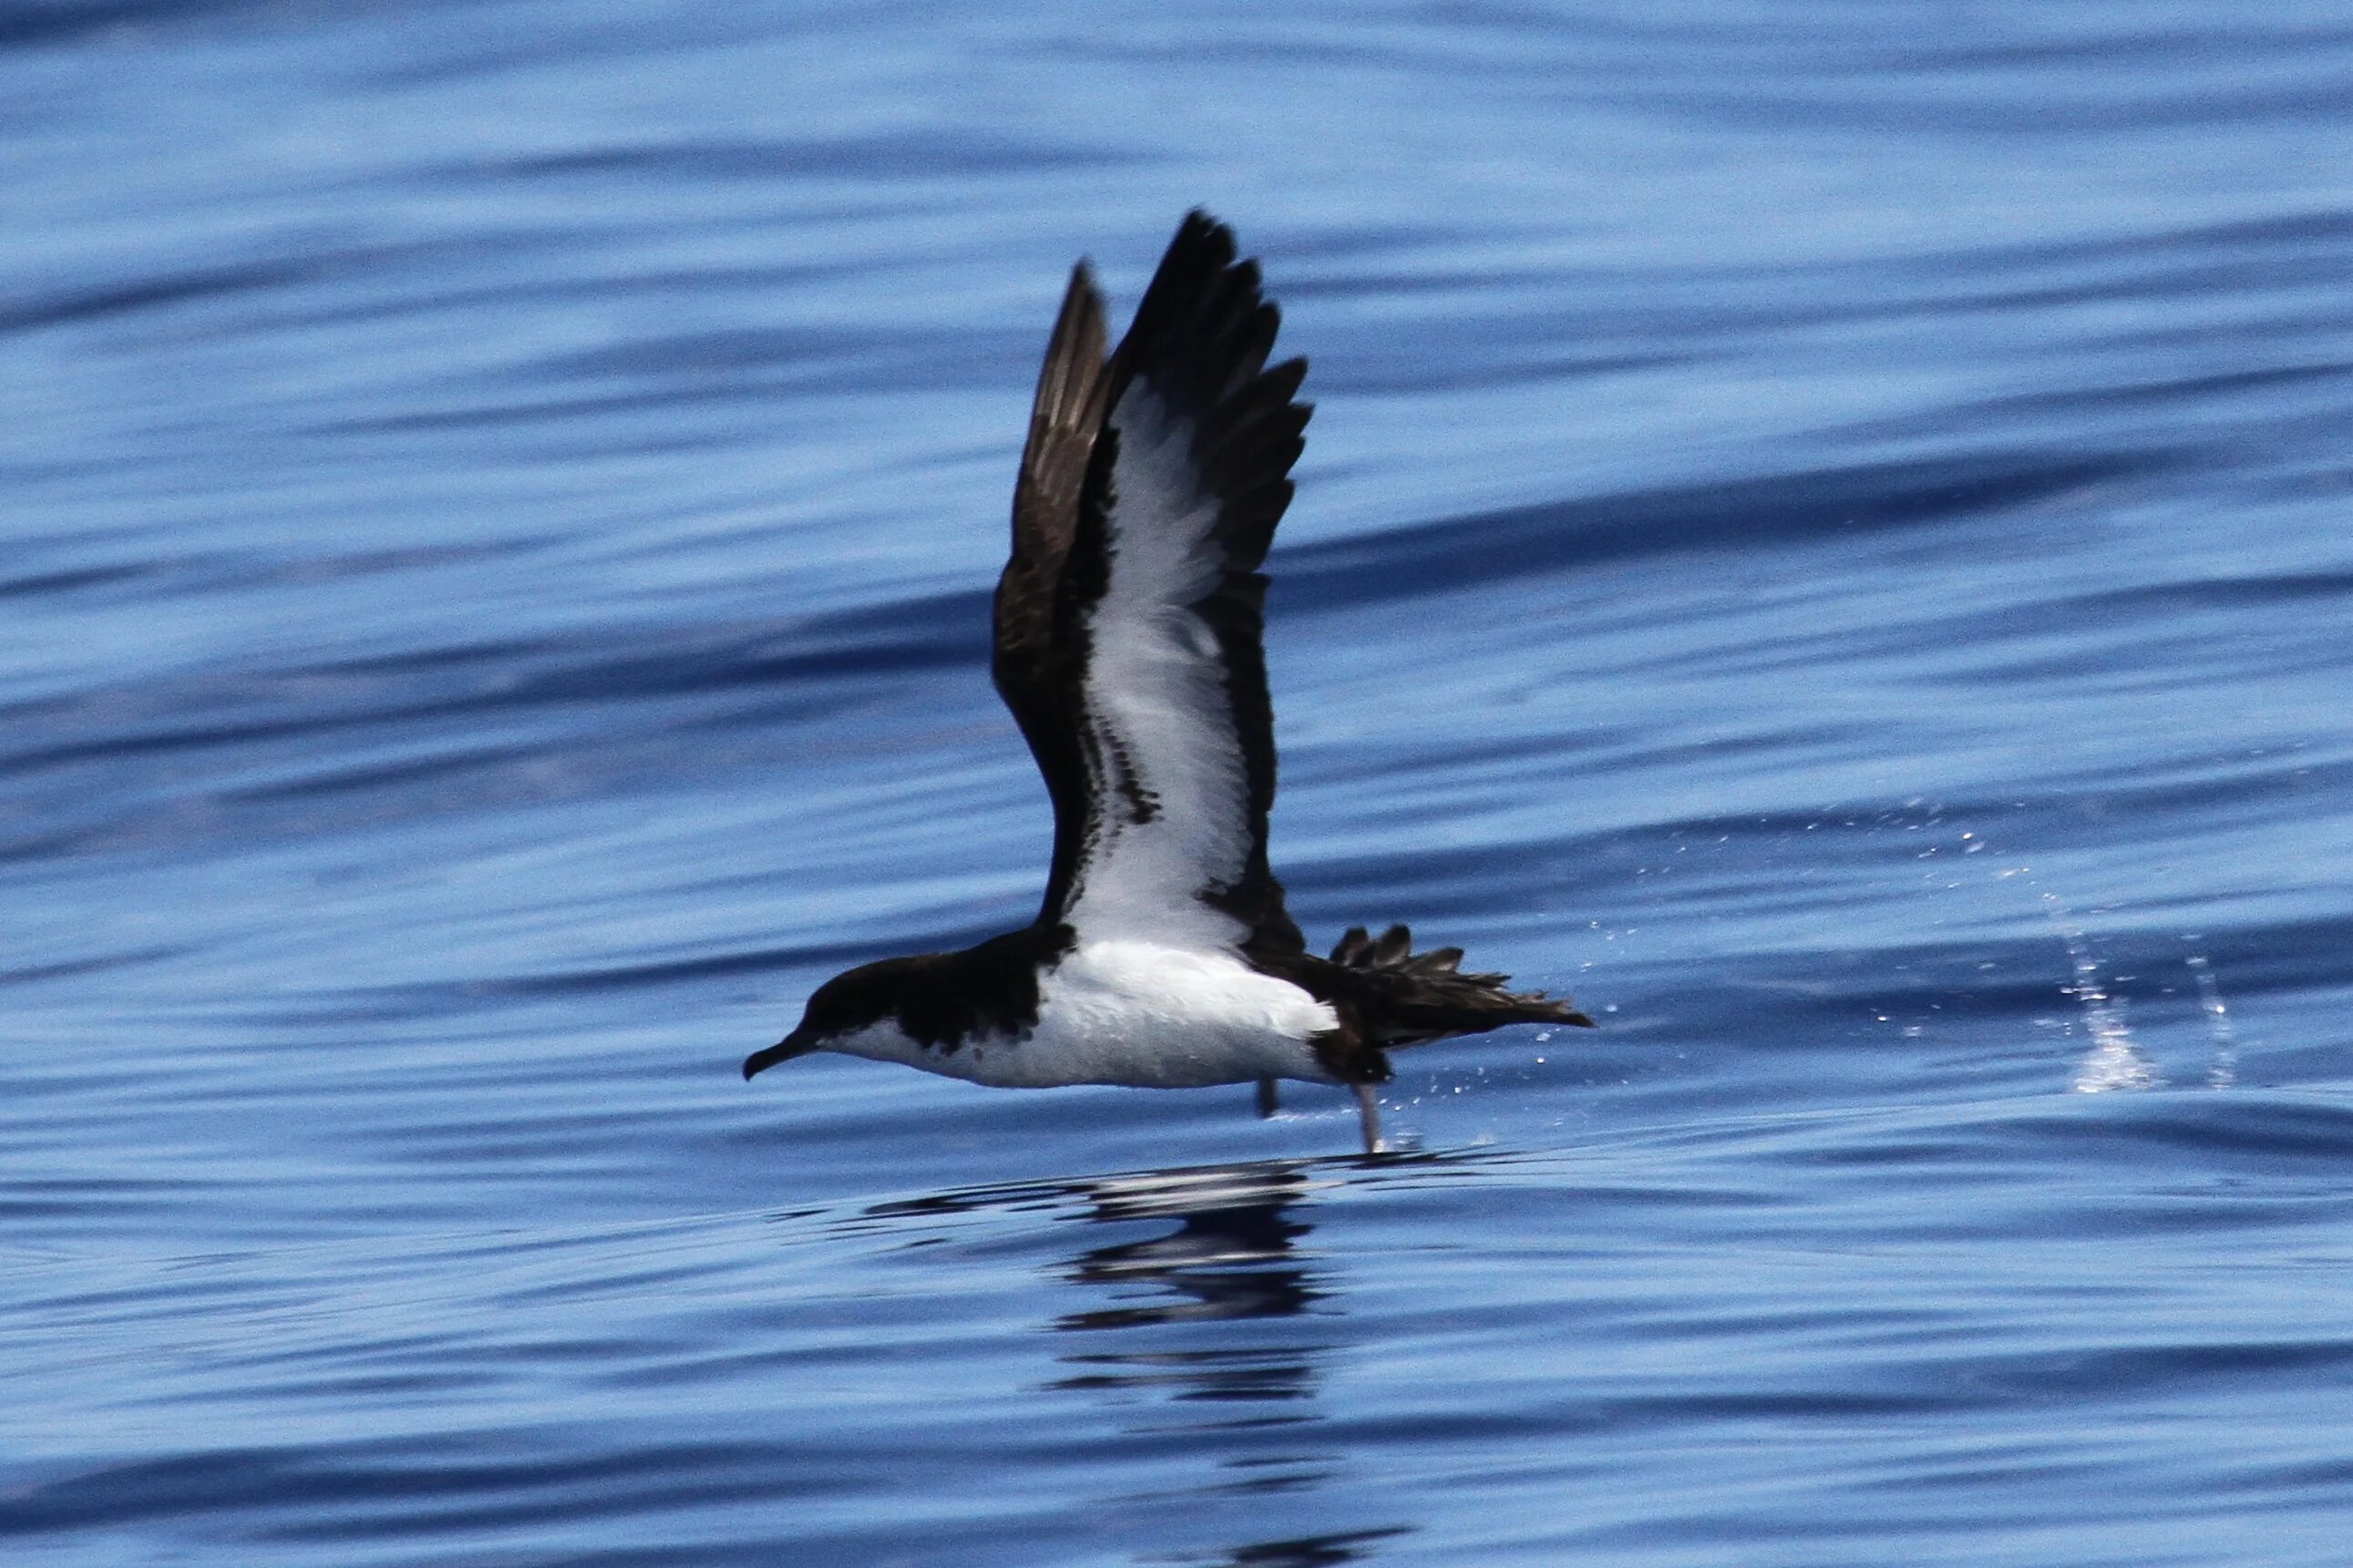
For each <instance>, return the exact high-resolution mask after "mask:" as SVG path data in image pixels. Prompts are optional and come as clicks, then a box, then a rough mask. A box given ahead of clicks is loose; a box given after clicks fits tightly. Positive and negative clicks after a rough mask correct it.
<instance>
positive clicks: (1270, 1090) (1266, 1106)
mask: <svg viewBox="0 0 2353 1568" xmlns="http://www.w3.org/2000/svg"><path fill="white" fill-rule="evenodd" d="M1278 1110H1282V1098H1281V1097H1280V1096H1279V1095H1278V1094H1277V1093H1276V1091H1275V1087H1274V1079H1271V1078H1262V1079H1259V1080H1258V1114H1259V1118H1260V1120H1261V1121H1263V1120H1265V1119H1266V1118H1267V1117H1270V1116H1272V1115H1273V1114H1274V1113H1275V1112H1276V1111H1278Z"/></svg>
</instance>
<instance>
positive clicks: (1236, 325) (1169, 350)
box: [1032, 212, 1308, 952]
mask: <svg viewBox="0 0 2353 1568" xmlns="http://www.w3.org/2000/svg"><path fill="white" fill-rule="evenodd" d="M1279 321H1280V317H1279V316H1278V314H1277V312H1276V310H1275V308H1274V307H1273V306H1272V305H1271V304H1269V303H1267V302H1266V301H1265V300H1263V299H1261V296H1260V293H1259V275H1258V268H1257V266H1256V265H1255V264H1254V263H1251V262H1247V261H1244V262H1237V261H1236V260H1235V258H1234V242H1233V236H1232V235H1231V233H1229V231H1228V230H1227V229H1226V227H1225V226H1223V225H1221V224H1219V223H1217V222H1215V221H1213V220H1212V219H1210V218H1209V217H1208V216H1205V215H1204V214H1201V213H1199V212H1195V213H1192V214H1190V215H1188V216H1187V218H1186V219H1185V222H1184V224H1183V225H1182V226H1180V227H1179V228H1178V229H1177V231H1176V238H1175V239H1174V240H1173V241H1171V242H1170V244H1169V247H1168V252H1167V255H1166V257H1164V258H1162V260H1161V263H1160V268H1159V271H1158V272H1157V273H1156V274H1155V276H1154V278H1153V279H1152V284H1151V287H1150V288H1149V289H1146V290H1145V296H1144V301H1143V303H1142V304H1141V305H1139V306H1138V307H1137V309H1136V313H1135V323H1134V326H1132V327H1131V328H1130V329H1129V330H1128V334H1127V337H1126V339H1125V340H1124V342H1122V343H1121V344H1120V346H1119V351H1118V353H1115V354H1113V356H1112V360H1111V363H1110V367H1109V370H1108V373H1107V377H1106V382H1107V384H1106V386H1105V389H1104V393H1103V400H1104V404H1105V412H1104V416H1103V425H1102V428H1101V431H1100V432H1099V433H1098V435H1097V436H1096V437H1095V439H1094V443H1093V450H1092V453H1091V454H1090V457H1089V460H1088V464H1087V469H1086V478H1085V483H1084V485H1083V487H1082V491H1081V495H1080V500H1079V507H1078V515H1077V528H1076V531H1075V532H1074V534H1073V535H1072V538H1071V544H1070V547H1069V550H1068V552H1067V554H1066V556H1065V559H1064V562H1063V565H1062V570H1061V574H1060V584H1059V587H1058V591H1057V594H1056V597H1055V604H1054V616H1053V625H1052V631H1051V634H1050V637H1051V643H1052V651H1051V661H1050V662H1051V666H1052V668H1053V669H1054V671H1055V675H1054V678H1053V680H1052V681H1051V682H1050V684H1054V685H1056V686H1058V687H1059V688H1060V689H1061V690H1063V691H1064V692H1066V693H1068V694H1069V699H1070V700H1073V701H1074V702H1075V713H1074V715H1073V722H1072V724H1071V730H1070V739H1071V744H1072V745H1074V747H1075V749H1076V752H1077V757H1076V760H1077V762H1078V763H1079V766H1080V772H1079V773H1078V775H1077V776H1078V777H1079V778H1081V779H1082V781H1083V788H1082V790H1080V791H1079V792H1078V793H1079V794H1080V795H1081V796H1082V798H1081V799H1080V800H1078V801H1076V802H1074V803H1071V804H1072V805H1075V806H1076V807H1077V809H1076V810H1072V809H1068V808H1066V806H1065V803H1064V802H1063V800H1062V799H1061V798H1060V795H1058V796H1057V799H1056V801H1055V825H1054V826H1055V831H1054V880H1053V881H1052V883H1051V884H1050V886H1049V888H1048V889H1047V910H1046V916H1047V918H1050V919H1060V920H1061V921H1065V922H1067V923H1068V924H1070V925H1071V926H1072V927H1073V928H1075V929H1076V930H1077V931H1078V932H1079V933H1080V934H1081V935H1082V937H1100V936H1118V935H1135V936H1148V937H1151V938H1154V939H1155V940H1162V941H1169V940H1174V941H1179V942H1200V943H1204V944H1212V943H1214V944H1218V945H1225V946H1232V947H1242V946H1250V947H1254V948H1257V949H1260V950H1264V951H1277V952H1297V951H1299V950H1300V948H1301V945H1302V944H1301V942H1300V936H1299V928H1298V927H1297V926H1296V925H1294V924H1293V922H1292V920H1291V917H1290V915H1289V914H1288V913H1287V912H1286V911H1285V910H1284V909H1283V902H1282V885H1281V884H1280V883H1278V882H1277V881H1276V880H1275V879H1274V875H1273V873H1272V872H1271V870H1270V869H1269V868H1268V866H1267V857H1266V815H1267V808H1268V807H1269V806H1270V805H1272V804H1273V801H1274V774H1275V764H1274V715H1273V711H1272V710H1271V706H1270V705H1269V702H1268V700H1267V689H1266V660H1265V656H1264V654H1263V652H1262V650H1261V627H1262V625H1263V621H1262V605H1263V602H1264V595H1265V590H1266V579H1265V578H1264V577H1262V576H1261V575H1260V574H1259V573H1258V567H1259V564H1260V563H1261V562H1262V561H1263V560H1264V559H1265V557H1266V551H1267V546H1268V544H1269V542H1271V540H1272V539H1273V537H1274V528H1275V524H1276V523H1277V522H1279V521H1282V513H1283V509H1284V508H1285V507H1287V506H1288V505H1289V504H1290V502H1291V480H1290V478H1289V475H1290V472H1291V465H1292V464H1293V462H1294V461H1296V460H1297V459H1298V457H1299V453H1300V450H1301V447H1302V445H1303V441H1302V434H1301V433H1302V432H1303V430H1304V429H1305V427H1306V424H1307V416H1308V409H1307V407H1306V405H1303V404H1299V403H1294V402H1293V401H1292V398H1293V394H1295V393H1296V392H1297V391H1298V390H1299V384H1300V380H1301V378H1302V377H1303V375H1305V374H1306V371H1307V365H1306V362H1305V361H1304V360H1291V361H1288V362H1286V363H1282V364H1279V365H1276V366H1273V367H1272V368H1271V369H1270V368H1268V366H1267V363H1266V356H1267V353H1268V351H1269V350H1270V349H1271V348H1272V347H1273V344H1274V336H1275V330H1276V327H1277V325H1278V324H1279ZM1033 439H1034V438H1033ZM1032 744H1033V746H1034V745H1035V744H1036V742H1034V741H1033V742H1032ZM1040 761H1041V763H1044V758H1043V756H1042V754H1041V758H1040ZM1045 766H1046V772H1047V773H1048V777H1049V781H1050V782H1051V779H1052V777H1053V773H1054V768H1053V765H1052V764H1050V763H1047V764H1045Z"/></svg>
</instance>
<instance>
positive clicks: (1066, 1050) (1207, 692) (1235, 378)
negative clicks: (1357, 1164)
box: [744, 211, 1592, 1153]
mask: <svg viewBox="0 0 2353 1568" xmlns="http://www.w3.org/2000/svg"><path fill="white" fill-rule="evenodd" d="M1279 321H1280V318H1279V316H1278V314H1277V312H1276V310H1275V308H1274V306H1273V305H1271V304H1270V303H1268V302H1267V301H1266V300H1264V299H1263V298H1262V297H1261V293H1260V290H1259V273H1258V267H1257V265H1256V264H1255V263H1254V262H1250V261H1237V260H1236V259H1235V255H1234V240H1233V236H1232V234H1231V233H1230V232H1229V230H1228V229H1227V228H1226V226H1224V225H1223V224H1220V223H1218V222H1217V221H1215V220H1214V219H1212V218H1210V217H1209V216H1207V215H1206V214H1203V213H1200V212H1198V211H1197V212H1194V213H1192V214H1190V215H1188V216H1187V217H1186V219H1185V221H1184V223H1183V225H1182V226H1180V227H1179V228H1178V229H1177V231H1176V238H1175V239H1174V240H1172V241H1171V242H1170V243H1169V246H1168V253H1167V254H1166V256H1165V257H1163V258H1161V262H1160V268H1159V270H1158V271H1157V272H1156V273H1155V275H1154V277H1153V279H1152V283H1151V286H1150V287H1149V288H1147V289H1145V294H1144V301H1143V303H1142V304H1140V305H1139V306H1137V307H1136V311H1135V321H1134V324H1133V325H1132V326H1130V327H1129V328H1128V332H1127V337H1126V339H1125V341H1124V342H1122V343H1121V344H1120V345H1119V348H1118V349H1117V351H1116V352H1114V353H1111V354H1109V355H1108V356H1106V354H1105V353H1104V345H1105V343H1106V342H1107V338H1106V334H1105V332H1104V329H1103V300H1102V298H1101V297H1100V296H1099V295H1097V293H1096V292H1095V288H1094V280H1093V278H1092V275H1091V274H1090V272H1089V270H1088V268H1087V266H1086V264H1085V263H1084V262H1081V263H1080V264H1079V266H1078V267H1077V268H1076V269H1075V270H1073V272H1072V273H1071V286H1070V289H1069V292H1068V293H1067V294H1065V295H1064V297H1063V300H1062V310H1061V315H1060V319H1059V320H1057V321H1055V323H1054V335H1053V338H1052V340H1051V341H1050V342H1049V343H1048V345H1047V348H1046V364H1045V368H1044V370H1043V371H1042V372H1041V373H1040V374H1039V378H1038V397H1037V402H1036V405H1035V406H1034V407H1033V408H1032V410H1031V412H1030V416H1029V446H1028V447H1027V448H1025V449H1024V451H1023V452H1022V454H1021V472H1020V477H1019V479H1018V481H1017V482H1016V484H1015V486H1014V491H1013V555H1012V559H1011V560H1009V561H1008V562H1007V563H1006V566H1005V574H1004V575H1003V576H1002V577H1001V578H999V579H998V581H997V602H996V652H995V658H994V659H993V661H992V667H991V672H992V674H993V675H994V676H995V678H996V681H997V691H998V692H999V694H1001V695H1002V696H1003V697H1004V699H1005V705H1006V706H1007V707H1008V708H1010V709H1011V710H1013V717H1014V720H1015V721H1016V722H1018V724H1019V725H1020V727H1021V733H1022V735H1023V737H1024V738H1025V739H1027V740H1028V742H1029V750H1030V752H1032V753H1033V754H1034V755H1035V756H1036V758H1037V760H1038V770H1039V773H1043V774H1044V775H1045V779H1046V793H1047V795H1049V796H1050V797H1051V799H1052V802H1053V806H1054V858H1053V864H1052V867H1051V868H1050V871H1049V873H1048V876H1047V879H1046V896H1045V901H1044V903H1043V904H1042V906H1041V907H1040V908H1039V911H1038V918H1037V919H1036V920H1034V921H1030V922H1029V924H1028V925H1026V926H1024V927H1022V928H1021V929H1020V930H1018V931H1008V932H1007V933H1006V934H1004V935H1003V936H997V937H991V938H990V939H989V940H988V941H987V942H982V943H980V944H979V945H978V946H976V947H969V948H965V950H963V951H962V952H930V953H921V954H917V955H915V956H913V957H909V958H887V959H884V960H882V961H881V963H868V964H862V965H860V967H858V968H856V969H852V970H850V971H849V972H848V973H843V974H838V975H836V976H834V977H833V978H832V979H831V980H828V981H827V982H826V983H825V984H822V985H820V986H818V988H817V990H816V992H815V993H814V994H812V995H811V996H810V997H809V999H808V1005H807V1010H806V1011H805V1012H804V1014H803V1016H802V1018H801V1021H800V1025H799V1026H798V1027H797V1028H795V1029H794V1030H793V1032H792V1033H791V1034H789V1035H786V1037H784V1039H783V1040H782V1041H780V1042H779V1043H777V1044H776V1045H773V1046H770V1047H767V1048H766V1049H765V1050H761V1051H754V1053H753V1054H752V1055H751V1056H750V1057H749V1058H746V1059H745V1061H744V1077H745V1078H747V1079H748V1078H750V1077H752V1076H753V1075H754V1074H755V1073H758V1072H761V1071H764V1070H765V1069H766V1068H771V1067H774V1066H776V1064H777V1063H778V1062H781V1061H786V1060H789V1059H790V1058H794V1057H798V1056H805V1055H807V1053H809V1052H811V1051H839V1052H842V1053H845V1054H847V1055H849V1056H856V1057H871V1058H874V1059H876V1060H879V1061H892V1062H903V1063H905V1064H907V1065H908V1066H910V1067H918V1068H923V1069H924V1070H925V1071H927V1072H935V1073H944V1074H946V1075H947V1076H948V1077H951V1078H960V1079H970V1080H971V1081H972V1082H975V1083H982V1084H991V1085H997V1086H1001V1087H1008V1088H1043V1087H1047V1086H1050V1085H1056V1084H1073V1083H1102V1084H1133V1085H1138V1086H1145V1087H1150V1088H1155V1089H1192V1088H1198V1087H1202V1086H1205V1085H1208V1084H1219V1083H1245V1082H1251V1081H1255V1082H1256V1083H1257V1084H1258V1086H1259V1105H1260V1109H1261V1110H1262V1111H1266V1110H1272V1109H1273V1105H1274V1084H1275V1080H1277V1079H1304V1080H1306V1081H1307V1082H1310V1083H1324V1084H1346V1085H1348V1086H1349V1087H1350V1088H1352V1089H1354V1090H1355V1091H1356V1103H1357V1106H1358V1109H1359V1110H1360V1112H1361V1114H1362V1119H1363V1126H1364V1135H1365V1149H1366V1152H1367V1153H1374V1152H1379V1150H1380V1147H1381V1143H1380V1120H1379V1101H1378V1100H1377V1098H1376V1086H1377V1085H1379V1084H1383V1083H1386V1082H1388V1079H1389V1061H1388V1052H1390V1051H1392V1050H1395V1049H1397V1048H1398V1047H1404V1046H1418V1045H1422V1044H1425V1043H1427V1042H1429V1041H1431V1040H1439V1039H1444V1038H1446V1037H1450V1036H1454V1035H1474V1034H1479V1033H1482V1032H1483V1031H1485V1030H1488V1029H1493V1028H1499V1027H1501V1026H1504V1025H1506V1024H1524V1023H1547V1024H1580V1025H1590V1024H1591V1023H1592V1020H1591V1019H1589V1018H1588V1017H1586V1016H1585V1015H1584V1014H1582V1013H1579V1012H1578V1011H1577V1009H1576V1008H1575V1007H1573V1006H1572V1005H1570V1004H1569V1003H1568V1002H1567V1000H1566V999H1556V998H1550V997H1546V995H1545V994H1543V993H1541V992H1516V991H1509V990H1506V989H1505V988H1504V976H1503V975H1501V974H1468V973H1462V972H1461V971H1460V970H1459V969H1457V968H1456V965H1457V963H1459V962H1460V961H1461V957H1462V953H1461V949H1459V948H1451V947H1445V948H1439V949H1437V950H1435V951H1433V952H1423V953H1416V952H1413V951H1412V940H1411V938H1410V936H1409V934H1408V932H1407V931H1406V928H1405V927H1403V926H1401V925H1398V926H1391V927H1390V928H1389V929H1388V933H1387V934H1385V935H1383V936H1381V937H1379V938H1377V939H1376V938H1372V937H1369V936H1367V935H1366V932H1365V930H1364V928H1362V927H1356V928H1354V929H1351V930H1350V931H1348V933H1347V934H1346V935H1345V936H1343V937H1342V938H1341V939H1340V942H1339V945H1338V946H1336V947H1335V948H1334V949H1333V950H1332V956H1331V957H1329V958H1319V957H1317V956H1316V955H1315V954H1314V953H1312V952H1308V951H1307V944H1306V942H1305V941H1304V940H1303V938H1302V936H1301V935H1300V931H1299V927H1298V926H1297V925H1296V924H1294V923H1293V921H1292V919H1291V916H1290V914H1289V912H1288V911H1287V910H1285V909H1284V908H1283V900H1282V883H1280V882H1279V881H1277V880H1276V879H1275V876H1274V873H1273V871H1272V870H1271V869H1270V868H1269V867H1268V865H1267V856H1266V815H1267V808H1268V806H1269V805H1271V804H1272V803H1273V800H1274V714H1273V710H1272V708H1271V705H1270V704H1269V701H1268V699H1267V689H1266V660H1265V656H1264V653H1263V652H1262V650H1261V644H1260V635H1261V626H1262V615H1261V607H1262V605H1263V603H1264V598H1265V591H1266V579H1265V577H1263V576H1262V575H1261V574H1260V573H1259V565H1260V563H1261V562H1262V561H1263V560H1264V559H1265V557H1266V551H1267V545H1268V543H1269V542H1271V540H1272V539H1273V537H1274V526H1275V524H1276V523H1277V522H1278V521H1281V520H1282V512H1283V509H1284V508H1285V507H1286V506H1288V505H1289V504H1290V502H1291V489H1292V486H1291V479H1290V477H1289V476H1290V473H1291V465H1292V464H1293V462H1294V461H1296V460H1297V459H1298V457H1299V453H1300V449H1301V446H1302V440H1301V433H1302V432H1303V430H1304V429H1305V427H1306V425H1307V415H1308V405H1305V404H1303V403H1296V402H1293V395H1294V394H1296V393H1297V392H1298V390H1299V384H1300V380H1301V378H1302V377H1303V376H1304V375H1305V374H1306V371H1307V363H1306V362H1305V361H1304V360H1298V359H1293V360H1286V361H1284V362H1283V363H1280V364H1276V365H1269V364H1268V363H1266V360H1267V353H1268V352H1269V351H1270V350H1271V348H1272V347H1273V346H1274V334H1275V328H1276V326H1277V324H1278V322H1279Z"/></svg>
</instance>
